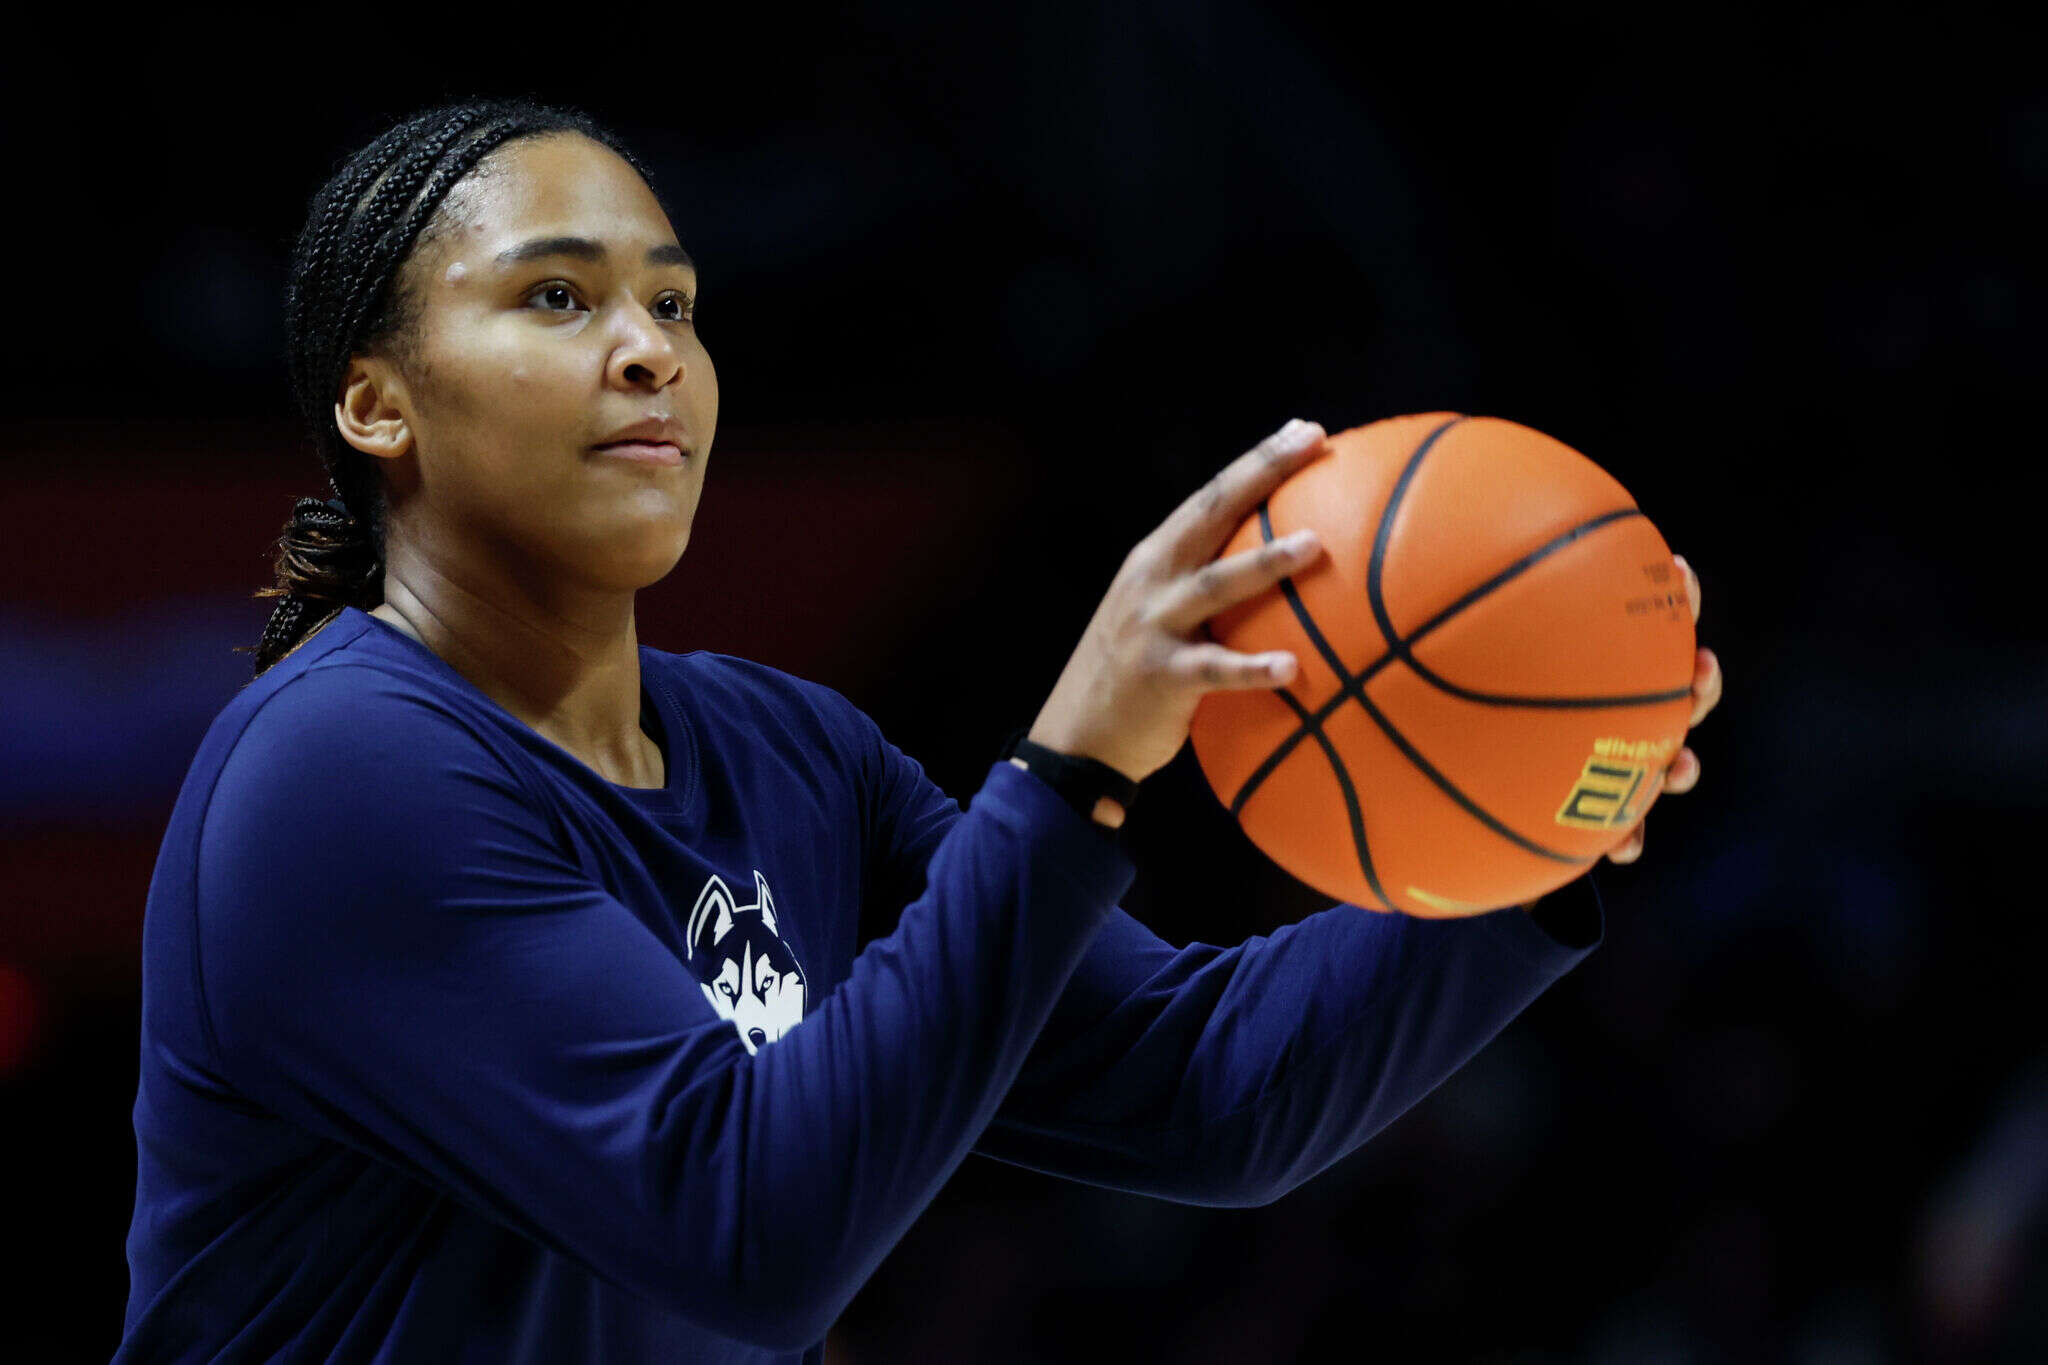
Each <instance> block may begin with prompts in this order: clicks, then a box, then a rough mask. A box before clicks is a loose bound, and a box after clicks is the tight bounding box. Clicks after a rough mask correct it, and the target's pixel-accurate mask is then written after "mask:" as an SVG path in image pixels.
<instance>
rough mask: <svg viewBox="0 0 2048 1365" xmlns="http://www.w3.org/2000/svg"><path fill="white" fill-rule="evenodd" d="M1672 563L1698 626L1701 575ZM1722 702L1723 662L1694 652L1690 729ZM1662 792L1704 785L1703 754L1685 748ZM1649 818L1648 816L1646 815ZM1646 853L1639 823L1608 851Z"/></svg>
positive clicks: (1614, 855) (1628, 855)
mask: <svg viewBox="0 0 2048 1365" xmlns="http://www.w3.org/2000/svg"><path fill="white" fill-rule="evenodd" d="M1671 559H1672V562H1673V563H1675V564H1677V565H1678V567H1679V568H1680V569H1681V570H1682V571H1683V572H1684V574H1685V596H1686V601H1687V602H1689V603H1690V604H1691V605H1692V620H1693V624H1694V625H1695V626H1697V625H1698V624H1699V620H1700V576H1699V575H1698V574H1696V573H1694V572H1693V571H1692V565H1690V564H1688V563H1686V562H1685V556H1684V555H1673V556H1671ZM1720 702H1721V661H1720V659H1718V658H1716V657H1715V655H1714V651H1713V650H1711V649H1701V650H1698V651H1696V652H1695V653H1694V655H1693V662H1692V719H1691V720H1689V721H1687V722H1686V729H1687V730H1690V729H1692V727H1693V726H1695V725H1698V724H1699V723H1700V722H1701V721H1702V720H1705V719H1706V716H1707V712H1709V711H1711V710H1713V709H1714V708H1715V707H1716V706H1718V705H1719V704H1720ZM1658 783H1659V788H1658V790H1660V791H1666V792H1689V791H1691V790H1692V789H1693V788H1694V787H1697V786H1698V785H1699V784H1700V756H1699V755H1698V754H1696V753H1694V752H1693V751H1692V750H1691V749H1688V748H1684V747H1681V748H1680V749H1679V751H1678V757H1676V758H1674V759H1672V760H1671V762H1670V764H1669V765H1668V766H1667V767H1666V768H1665V769H1664V771H1663V772H1662V773H1660V774H1658ZM1644 819H1645V821H1647V819H1648V817H1647V816H1645V817H1644ZM1642 856H1643V826H1642V824H1641V823H1639V824H1637V825H1636V829H1635V833H1633V834H1631V835H1629V836H1628V838H1626V839H1624V840H1622V841H1621V842H1620V843H1619V844H1616V845H1615V846H1614V847H1613V848H1611V849H1609V850H1608V851H1607V857H1608V860H1609V861H1610V862H1617V863H1632V862H1634V861H1635V860H1636V859H1638V858H1640V857H1642Z"/></svg>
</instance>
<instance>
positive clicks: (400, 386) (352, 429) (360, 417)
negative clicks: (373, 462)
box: [334, 355, 412, 460]
mask: <svg viewBox="0 0 2048 1365" xmlns="http://www.w3.org/2000/svg"><path fill="white" fill-rule="evenodd" d="M411 406H412V397H411V395H410V394H408V393H407V392H406V388H405V380H404V378H403V377H401V376H400V375H399V373H398V371H397V370H396V369H395V368H394V367H393V366H392V365H391V363H390V362H389V361H387V360H385V359H384V358H383V357H382V356H360V355H359V356H351V357H349V362H348V373H347V374H346V375H344V376H343V378H342V388H341V397H340V398H338V399H336V400H335V404H334V425H335V427H336V428H337V429H338V430H339V431H340V432H341V439H342V440H344V441H347V442H348V443H349V444H350V445H352V446H354V447H355V448H356V449H357V450H360V451H362V452H363V454H365V455H374V456H376V457H377V458H379V459H385V460H389V459H395V458H396V457H398V456H400V455H403V454H405V453H406V452H407V451H408V450H410V449H412V424H411V423H410V422H408V421H407V420H406V416H405V414H406V412H407V410H409V409H410V408H411Z"/></svg>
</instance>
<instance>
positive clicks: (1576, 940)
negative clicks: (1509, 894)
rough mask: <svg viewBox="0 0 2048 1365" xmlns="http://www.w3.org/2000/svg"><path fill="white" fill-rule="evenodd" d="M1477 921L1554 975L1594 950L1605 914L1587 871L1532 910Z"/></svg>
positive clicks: (1603, 928)
mask: <svg viewBox="0 0 2048 1365" xmlns="http://www.w3.org/2000/svg"><path fill="white" fill-rule="evenodd" d="M1480 919H1481V920H1482V921H1483V922H1485V923H1487V924H1488V925H1489V926H1490V927H1492V928H1493V929H1494V931H1495V933H1496V934H1497V935H1498V936H1499V938H1500V940H1501V941H1502V942H1503V943H1504V944H1505V945H1506V946H1507V947H1509V948H1511V949H1513V950H1514V951H1515V952H1516V953H1517V954H1519V955H1520V956H1522V957H1524V958H1527V959H1528V960H1529V961H1531V962H1534V963H1536V964H1538V965H1540V966H1545V967H1552V968H1555V969H1556V970H1558V971H1563V970H1565V969H1567V968H1570V967H1572V966H1574V965H1575V964H1577V963H1578V962H1579V961H1580V960H1581V959H1582V958H1584V957H1585V956H1586V955H1587V954H1588V953H1591V952H1592V951H1593V950H1594V949H1595V948H1597V947H1599V946H1600V943H1601V940H1602V939H1604V938H1605V937H1606V933H1607V914H1606V909H1605V907H1604V906H1603V905H1602V903H1601V900H1600V889H1599V888H1598V887H1597V886H1595V885H1594V884H1593V873H1592V872H1591V870H1590V869H1589V870H1588V871H1586V872H1584V873H1582V874H1580V875H1579V876H1577V877H1574V878H1573V879H1572V880H1571V881H1569V882H1566V883H1565V884H1564V885H1563V886H1560V887H1558V888H1557V889H1556V890H1555V891H1551V892H1548V893H1547V894H1545V895H1544V896H1543V898H1542V899H1541V900H1539V901H1537V902H1536V908H1535V909H1533V910H1522V909H1510V910H1496V911H1494V912H1493V913H1492V914H1489V915H1482V916H1480Z"/></svg>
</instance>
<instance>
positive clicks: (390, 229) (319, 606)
mask: <svg viewBox="0 0 2048 1365" xmlns="http://www.w3.org/2000/svg"><path fill="white" fill-rule="evenodd" d="M558 132H576V133H581V134H583V135H584V136H585V137H588V138H590V139H591V140H592V141H595V142H599V143H602V144H603V145H604V146H606V147H609V148H610V149H611V150H612V151H614V152H616V153H618V154H619V156H620V157H622V158H623V159H624V160H625V161H626V162H627V163H628V164H630V165H631V166H632V167H633V169H634V170H636V171H638V172H639V173H640V177H641V179H643V180H645V181H646V182H647V183H648V184H649V185H650V186H652V185H653V183H654V177H653V175H652V173H651V172H650V171H649V170H648V168H647V167H646V166H645V165H643V164H642V163H641V162H640V160H639V158H637V157H635V156H634V155H633V154H632V153H631V152H629V151H627V150H626V148H625V147H624V146H623V145H622V144H621V143H620V141H619V140H618V138H617V137H616V136H614V135H613V134H612V133H611V132H609V131H608V130H606V129H605V128H603V127H601V126H600V125H599V124H598V123H597V122H596V121H595V120H593V119H592V118H591V117H590V116H589V115H587V114H584V113H582V112H581V111H579V110H575V109H567V108H559V107H552V106H547V105H541V104H536V103H534V102H532V101H530V100H526V99H503V100H471V101H468V102H465V103H461V104H449V105H443V106H441V107H439V108H435V109H429V110H427V111H425V112H424V113H419V114H415V115H414V116H412V117H411V118H408V119H406V120H404V121H403V122H401V123H398V124H396V125H394V126H392V127H391V128H389V129H387V130H386V131H384V132H383V133H381V134H379V135H378V136H377V137H376V138H375V139H374V140H373V141H371V142H370V143H369V144H368V145H367V146H365V147H363V148H362V149H361V150H359V151H357V152H356V153H355V155H353V156H351V157H350V158H349V159H348V160H347V162H345V163H344V164H343V165H342V167H341V168H340V169H339V170H337V171H336V172H335V173H334V174H333V176H331V177H330V178H329V179H328V181H327V183H326V184H325V185H323V186H321V187H320V189H319V191H318V192H317V193H315V194H314V196H313V199H312V203H311V206H310V208H309V209H308V212H307V215H306V223H305V227H304V228H303V229H301V230H300V233H299V240H298V245H297V247H296V248H295V249H294V250H293V252H292V265H291V278H290V281H289V283H288V284H287V285H286V289H285V327H286V332H287V334H288V336H289V339H290V341H289V345H290V357H289V358H290V366H291V383H292V395H293V397H294V399H295V400H296V401H297V403H298V406H299V411H300V414H301V415H302V416H303V417H304V418H305V421H306V424H307V426H308V427H309V428H310V429H311V433H312V438H313V443H314V446H315V448H316V450H317V452H318V454H319V456H320V461H321V463H322V464H323V465H325V466H326V469H327V477H328V484H329V486H330V488H331V489H332V491H333V494H334V496H332V497H329V498H324V499H322V498H311V497H307V498H300V499H299V500H298V501H297V502H296V503H294V504H293V506H292V515H291V519H290V520H289V521H287V522H286V523H285V526H284V530H283V533H282V534H281V535H280V536H279V538H278V541H277V558H276V573H277V583H276V586H274V587H269V588H259V589H258V590H257V591H256V593H255V594H254V595H255V596H257V597H277V598H282V599H283V600H282V601H280V602H279V603H278V604H277V606H276V607H275V608H274V609H272V611H271V613H270V622H269V624H268V625H266V626H265V627H264V630H263V638H262V639H261V640H260V641H259V642H258V643H257V644H256V645H255V646H253V647H249V646H237V647H236V650H235V652H237V653H246V652H253V653H254V654H255V656H256V674H257V676H261V675H262V673H263V672H264V670H266V669H268V668H269V667H270V666H271V665H272V664H274V663H276V662H277V661H278V660H279V659H281V658H283V657H284V656H285V655H287V654H289V653H291V651H292V650H294V649H296V648H297V647H298V646H299V644H300V643H302V642H303V641H304V640H305V638H306V637H307V636H309V635H311V634H312V633H313V632H315V631H317V630H319V629H320V628H321V627H322V626H324V625H326V624H327V623H328V622H329V621H331V620H333V619H334V617H335V616H336V615H337V614H339V612H340V611H341V609H342V608H343V607H349V606H353V607H362V608H366V609H367V608H370V607H374V606H376V605H377V604H378V603H380V602H381V601H383V599H384V523H385V516H386V512H387V507H386V503H385V496H384V485H383V480H382V477H381V475H380V474H379V473H378V471H377V469H376V461H375V460H374V459H373V458H372V457H371V456H368V455H365V454H364V453H363V452H362V451H360V450H357V449H356V448H355V447H354V446H352V445H350V444H349V443H348V442H347V441H346V440H344V439H342V436H341V433H340V432H339V431H338V430H337V429H336V427H335V423H334V401H335V399H336V398H337V397H339V395H340V389H341V382H342V379H343V378H344V376H345V375H346V374H347V372H348V362H349V360H350V358H351V357H353V356H357V355H363V354H367V353H369V352H371V351H374V350H379V349H383V350H386V351H387V352H388V353H389V354H390V355H391V356H392V357H393V359H394V360H395V361H396V362H397V363H398V364H399V365H400V366H401V368H404V367H407V366H409V365H410V364H411V363H412V362H413V360H414V358H415V357H416V354H417V352H416V347H417V345H418V339H419V337H418V328H419V320H420V312H421V303H420V297H419V293H418V291H417V289H416V288H414V287H413V286H412V285H411V284H410V283H409V282H408V280H407V279H406V272H405V266H406V264H407V262H408V261H409V260H410V259H411V257H412V255H413V251H414V248H415V247H416V246H417V245H418V244H419V243H421V242H422V241H429V240H432V238H433V237H434V236H435V235H436V234H437V233H438V232H439V231H441V230H443V229H445V227H446V224H445V223H442V222H440V221H439V220H437V218H436V211H437V210H438V209H439V207H440V205H441V203H442V201H443V200H444V199H446V198H447V196H448V192H449V191H450V190H452V189H454V188H455V186H456V185H457V184H458V183H459V182H460V181H461V180H462V179H463V177H465V176H467V175H468V174H469V173H470V172H471V171H472V170H474V169H475V168H476V165H477V163H478V162H480V161H482V160H483V159H484V157H486V156H488V155H489V154H490V153H491V152H492V151H494V150H496V149H497V148H499V147H501V146H504V145H505V144H506V143H509V142H515V141H517V140H519V139H521V138H530V137H538V136H540V135H542V134H546V133H558Z"/></svg>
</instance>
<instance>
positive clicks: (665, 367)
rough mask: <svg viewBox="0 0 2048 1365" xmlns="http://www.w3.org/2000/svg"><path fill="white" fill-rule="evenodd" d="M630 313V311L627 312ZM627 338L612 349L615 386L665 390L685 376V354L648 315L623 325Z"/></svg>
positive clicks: (611, 374)
mask: <svg viewBox="0 0 2048 1365" xmlns="http://www.w3.org/2000/svg"><path fill="white" fill-rule="evenodd" d="M628 311H629V312H630V311H631V310H628ZM624 327H625V328H626V335H624V336H623V337H621V338H620V340H619V344H618V345H617V346H615V347H613V348H612V354H611V360H610V363H609V364H608V365H607V366H606V369H607V370H608V371H609V372H610V377H611V380H612V383H613V384H614V385H617V386H619V387H622V388H636V389H638V388H653V389H657V390H659V389H665V388H667V387H668V386H669V385H670V384H673V383H675V382H676V381H677V380H678V379H681V378H682V377H683V354H682V351H681V350H680V349H679V348H678V347H677V346H676V344H675V343H674V342H673V341H671V340H670V339H669V338H668V336H667V334H666V333H664V332H663V331H662V329H661V324H660V323H658V322H656V321H655V320H654V318H653V316H652V315H650V314H647V313H645V312H641V313H639V314H638V315H637V316H633V317H631V318H630V320H629V321H627V322H626V323H625V324H624Z"/></svg>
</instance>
